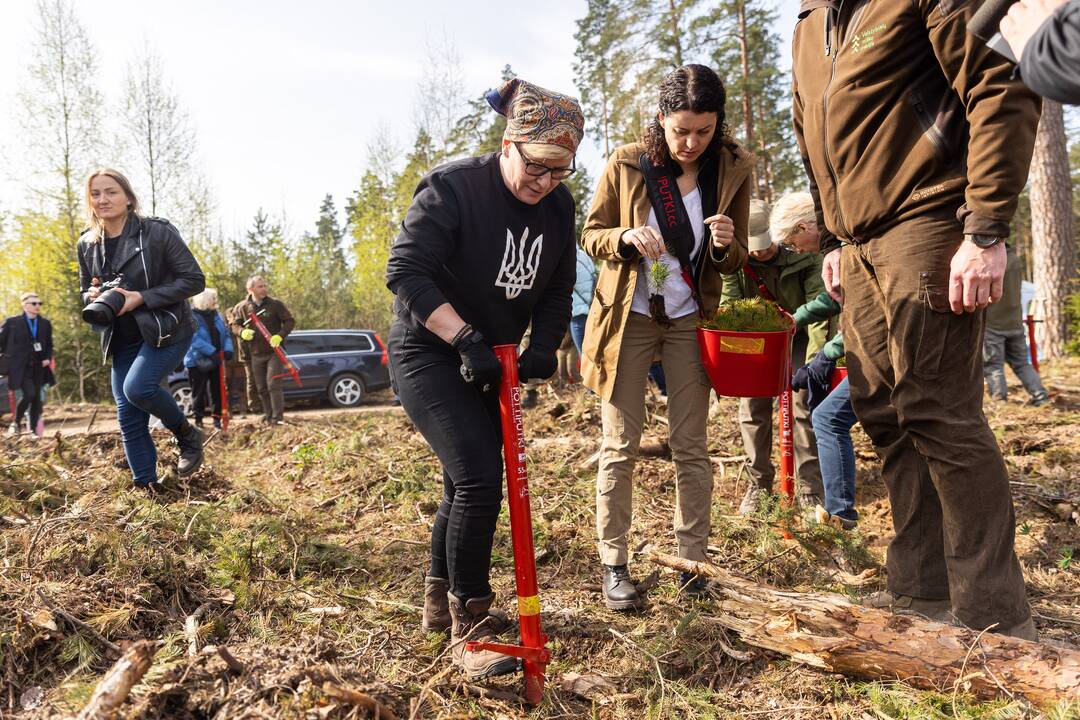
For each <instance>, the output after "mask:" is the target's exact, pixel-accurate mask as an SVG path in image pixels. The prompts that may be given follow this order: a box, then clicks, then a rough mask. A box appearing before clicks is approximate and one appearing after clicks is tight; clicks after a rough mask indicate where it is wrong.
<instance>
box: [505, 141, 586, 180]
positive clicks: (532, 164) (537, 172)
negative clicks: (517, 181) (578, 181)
mask: <svg viewBox="0 0 1080 720" xmlns="http://www.w3.org/2000/svg"><path fill="white" fill-rule="evenodd" d="M514 147H516V148H517V151H518V154H519V155H521V159H522V160H524V161H525V174H526V175H529V176H530V177H544V176H545V175H547V174H548V173H551V179H552V180H565V179H566V178H568V177H570V176H571V175H573V174H574V173H576V172H577V157H576V156H575V157H574V160H573V161H572V162H571V163H570V167H559V168H553V167H548V166H547V165H545V164H543V163H539V162H536V161H535V160H532V159H530V158H529V156H528V155H526V154H525V153H524V152H523V151H522V149H521V143H514Z"/></svg>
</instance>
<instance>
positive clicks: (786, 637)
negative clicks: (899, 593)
mask: <svg viewBox="0 0 1080 720" xmlns="http://www.w3.org/2000/svg"><path fill="white" fill-rule="evenodd" d="M649 557H650V559H651V560H652V561H653V562H655V563H657V564H659V565H664V566H666V567H671V568H675V569H677V570H682V571H685V572H693V573H697V574H699V575H704V576H707V577H710V578H713V579H714V580H715V581H716V583H714V586H713V587H715V589H716V592H717V594H718V595H719V596H720V599H719V600H718V601H717V603H718V606H719V614H718V615H717V616H716V622H718V623H719V624H720V625H723V626H724V627H727V628H730V629H732V630H735V631H736V632H738V633H739V634H740V635H741V636H742V639H743V642H746V643H748V644H750V645H755V646H757V647H761V648H765V649H767V650H773V651H775V652H780V653H783V654H785V655H789V656H791V658H792V659H794V660H796V661H798V662H801V663H803V664H805V665H810V666H811V667H816V668H821V669H823V670H827V671H829V672H837V673H843V674H845V675H853V676H858V677H865V678H874V679H884V680H897V679H899V680H903V681H904V682H906V683H908V684H909V685H912V686H914V687H919V688H925V689H934V690H942V691H945V692H952V691H953V690H954V689H955V688H959V690H960V691H961V692H966V693H971V694H973V695H976V696H978V697H980V698H987V699H990V698H997V697H1003V696H1008V694H1009V693H1012V694H1018V695H1023V696H1025V697H1026V698H1027V699H1028V700H1030V701H1031V702H1033V703H1036V704H1038V705H1048V704H1051V703H1057V702H1059V701H1061V700H1064V699H1080V651H1076V650H1067V649H1064V648H1058V647H1054V646H1050V645H1043V644H1041V643H1033V642H1028V641H1026V640H1018V639H1016V638H1012V637H1007V636H1004V635H997V634H993V633H979V632H976V631H974V630H969V629H966V628H958V627H952V626H950V625H943V624H941V623H937V622H933V621H930V620H924V619H922V618H919V617H914V616H909V615H894V614H892V613H889V612H887V611H884V610H879V609H877V608H870V607H863V606H861V605H855V604H853V603H851V602H850V601H849V600H847V599H846V598H845V597H843V596H842V595H836V594H832V593H798V592H784V591H780V590H775V589H773V588H771V587H768V586H766V585H759V584H758V583H755V582H753V581H751V580H746V579H744V578H741V577H738V576H737V575H734V574H733V573H730V572H728V571H726V570H723V569H721V568H720V567H718V566H716V565H712V564H710V563H697V562H693V561H690V560H684V559H682V558H677V557H674V556H672V555H664V554H662V553H656V552H654V553H651V554H650V556H649Z"/></svg>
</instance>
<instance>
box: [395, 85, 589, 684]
mask: <svg viewBox="0 0 1080 720" xmlns="http://www.w3.org/2000/svg"><path fill="white" fill-rule="evenodd" d="M487 100H488V102H489V103H490V104H491V106H492V108H494V110H495V111H496V112H497V113H499V114H500V115H504V116H505V117H506V130H505V132H504V133H503V141H502V148H501V149H500V150H499V152H495V153H491V154H488V155H483V156H481V157H475V158H468V159H464V160H458V161H455V162H451V163H448V164H446V165H441V166H439V167H437V168H435V169H434V170H432V171H431V172H430V173H429V174H428V175H427V176H426V177H424V179H423V180H421V182H420V184H419V186H418V187H417V190H416V194H415V195H414V196H413V201H412V205H411V206H410V207H409V210H408V212H407V213H406V215H405V220H404V222H403V223H402V225H401V232H400V234H399V235H398V237H397V240H396V241H395V242H394V244H393V246H392V247H391V250H390V259H389V262H388V263H387V268H386V284H387V287H388V288H390V290H391V292H393V293H394V295H395V299H394V313H395V319H394V322H393V324H392V325H391V327H390V335H389V352H390V373H391V380H392V382H393V385H394V390H395V391H396V392H397V393H398V396H399V397H400V399H401V405H402V407H403V408H404V409H405V412H406V413H407V414H408V416H409V418H410V419H411V420H412V421H413V423H414V424H415V425H416V428H417V429H418V430H419V431H420V433H421V434H422V435H423V436H424V439H425V440H427V442H428V443H429V444H430V445H431V448H432V450H433V451H434V452H435V455H436V456H437V457H438V458H439V462H440V463H441V464H442V468H443V475H442V481H443V497H442V502H441V503H440V504H439V509H438V511H437V512H436V513H435V519H434V525H433V527H432V530H431V565H430V569H429V570H428V573H427V576H426V577H425V579H424V610H423V619H422V623H423V627H424V628H425V629H427V630H429V631H442V632H445V631H446V630H447V629H449V630H450V637H451V641H452V643H453V645H452V652H451V658H452V662H453V663H454V665H455V666H456V667H457V668H459V669H460V670H461V671H462V672H463V673H464V675H465V676H466V677H467V678H470V679H476V678H482V677H486V676H489V675H498V674H502V673H507V672H513V671H514V670H515V669H516V667H517V661H516V660H515V659H514V658H510V657H507V656H505V655H501V654H498V653H494V652H490V651H482V652H466V651H465V641H466V640H467V639H468V640H481V641H490V640H493V639H494V638H495V637H496V633H497V632H498V631H499V630H500V629H502V628H504V627H505V621H504V619H503V618H501V617H500V616H499V615H498V614H493V611H492V606H493V605H494V602H495V594H494V593H493V592H492V589H491V583H490V571H491V548H492V541H493V538H494V534H495V526H496V523H497V521H498V517H499V509H500V506H501V504H502V469H503V468H502V455H501V447H502V433H501V422H500V415H499V397H498V388H499V380H500V377H501V375H502V367H501V365H500V364H499V361H498V359H497V357H496V355H495V353H494V351H493V350H492V348H493V347H494V346H496V345H517V344H518V343H519V342H520V341H521V339H522V337H523V336H524V334H525V329H526V327H528V326H529V325H530V323H531V326H532V332H531V336H530V342H529V346H528V348H527V349H526V350H525V351H524V352H522V354H521V356H520V359H519V360H518V375H519V378H520V380H521V381H522V382H525V381H527V380H529V379H531V378H541V379H543V378H548V377H550V376H551V375H552V374H553V373H554V372H555V368H556V357H555V351H556V349H557V348H558V347H559V343H560V341H561V340H562V338H563V335H564V334H565V333H566V328H567V325H568V324H569V321H570V295H571V292H572V290H573V287H574V249H575V231H574V200H573V197H572V196H571V194H570V191H569V190H567V189H566V187H564V186H563V185H562V181H563V180H565V179H566V178H567V177H569V176H570V175H571V174H572V173H573V172H574V170H575V162H574V158H575V155H576V153H577V147H578V143H580V142H581V137H582V133H583V130H584V118H583V116H582V113H581V107H580V105H579V104H578V102H577V100H575V99H574V98H571V97H568V96H566V95H562V94H560V93H556V92H552V91H550V90H545V89H543V88H540V87H537V86H535V85H533V84H531V83H529V82H526V81H524V80H521V79H519V78H516V79H514V80H510V81H509V82H507V83H505V84H504V85H503V86H502V87H500V88H499V89H498V90H494V91H491V92H490V93H488V96H487Z"/></svg>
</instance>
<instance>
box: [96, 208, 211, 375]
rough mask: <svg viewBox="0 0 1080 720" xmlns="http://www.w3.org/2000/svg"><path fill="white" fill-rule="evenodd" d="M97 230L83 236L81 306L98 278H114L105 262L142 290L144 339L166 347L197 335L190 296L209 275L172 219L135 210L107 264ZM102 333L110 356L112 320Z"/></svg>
mask: <svg viewBox="0 0 1080 720" xmlns="http://www.w3.org/2000/svg"><path fill="white" fill-rule="evenodd" d="M99 237H100V234H99V232H98V231H96V230H88V231H86V232H85V233H83V235H82V237H81V238H79V244H78V255H79V285H80V286H81V288H82V301H83V305H84V306H85V305H88V304H89V303H90V299H89V298H88V297H87V295H86V293H87V291H88V290H89V289H90V286H91V285H93V284H94V283H93V280H94V278H99V279H100V281H101V283H105V282H108V281H110V280H112V279H113V277H106V276H105V268H106V266H109V267H111V269H112V271H113V276H115V273H120V274H122V275H123V276H124V287H126V288H127V289H129V290H138V291H139V292H141V293H142V297H143V304H142V305H140V306H139V307H137V308H136V309H135V310H134V311H133V312H134V317H135V322H136V324H137V325H138V326H139V332H140V333H142V337H143V340H144V341H145V342H146V343H148V344H150V345H151V346H153V347H159V348H160V347H168V346H170V345H175V344H177V343H185V344H186V343H187V342H189V341H190V340H191V337H192V335H194V334H195V318H194V317H193V316H192V314H191V306H190V305H189V304H188V302H187V300H188V298H190V297H192V296H193V295H196V294H198V293H200V292H202V291H203V288H205V287H206V277H205V276H204V275H203V271H202V268H200V267H199V263H198V262H197V261H196V260H195V257H194V256H193V255H192V254H191V250H189V249H188V246H187V245H186V244H185V243H184V241H183V239H182V238H181V237H180V233H179V231H178V230H177V229H176V228H175V227H173V226H172V224H171V223H169V221H168V220H162V219H160V218H140V217H136V216H134V215H132V216H131V217H129V218H128V221H127V224H126V225H125V226H124V232H123V235H122V236H121V238H120V240H119V242H118V243H117V246H116V253H115V256H114V257H113V258H109V259H108V263H106V258H105V247H104V243H103V242H102V241H101V240H100V239H99ZM94 330H95V331H98V332H100V333H101V352H102V355H103V356H104V357H106V358H107V357H108V355H109V342H110V341H111V340H112V332H113V328H112V325H109V326H106V327H94Z"/></svg>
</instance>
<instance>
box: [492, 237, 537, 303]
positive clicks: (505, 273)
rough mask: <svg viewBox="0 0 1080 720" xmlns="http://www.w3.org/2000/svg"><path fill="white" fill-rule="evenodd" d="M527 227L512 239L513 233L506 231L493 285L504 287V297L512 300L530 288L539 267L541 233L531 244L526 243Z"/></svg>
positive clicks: (527, 239)
mask: <svg viewBox="0 0 1080 720" xmlns="http://www.w3.org/2000/svg"><path fill="white" fill-rule="evenodd" d="M528 241H529V228H525V230H524V232H522V233H521V239H520V240H518V241H515V240H514V234H513V233H512V232H510V230H509V229H507V231H506V248H505V249H504V250H503V259H502V266H501V267H500V268H499V277H498V278H496V279H495V287H501V288H505V290H506V299H507V300H513V299H514V298H516V297H517V296H518V295H520V294H521V293H522V291H523V290H531V289H532V286H533V282H535V281H536V271H537V270H538V269H539V267H540V254H541V253H542V252H543V249H544V236H543V234H540V235H537V236H536V239H535V240H533V243H532V245H531V246H528V249H526V246H527V245H528Z"/></svg>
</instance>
